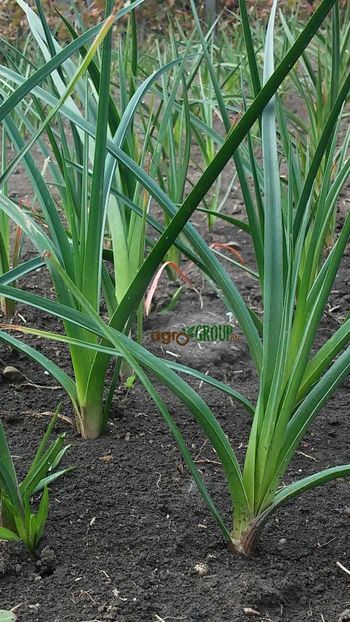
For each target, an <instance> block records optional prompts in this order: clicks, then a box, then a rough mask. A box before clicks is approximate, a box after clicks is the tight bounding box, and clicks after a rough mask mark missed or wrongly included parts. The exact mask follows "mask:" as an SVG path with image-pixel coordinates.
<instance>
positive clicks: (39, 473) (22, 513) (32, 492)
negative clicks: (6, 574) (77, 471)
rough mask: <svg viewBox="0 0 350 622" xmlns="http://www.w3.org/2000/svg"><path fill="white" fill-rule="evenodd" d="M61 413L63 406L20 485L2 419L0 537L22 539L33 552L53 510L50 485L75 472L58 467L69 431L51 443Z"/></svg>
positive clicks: (10, 539) (0, 423) (0, 430)
mask: <svg viewBox="0 0 350 622" xmlns="http://www.w3.org/2000/svg"><path fill="white" fill-rule="evenodd" d="M58 415H59V408H57V410H56V412H55V415H54V416H53V417H52V419H51V421H50V424H49V426H48V428H47V430H46V432H45V435H44V436H43V438H42V440H41V442H40V444H39V447H38V449H37V451H36V454H35V457H34V459H33V462H32V464H31V466H30V468H29V469H28V472H27V475H26V476H25V478H24V480H23V481H22V482H21V483H20V484H19V483H18V480H17V475H16V470H15V466H14V463H13V460H12V456H11V454H10V450H9V447H8V444H7V441H6V436H5V432H4V428H3V425H2V422H1V421H0V540H6V541H18V540H22V542H23V543H24V544H25V545H26V547H27V548H28V550H29V551H30V552H32V553H33V552H34V551H35V549H36V548H37V546H38V544H39V542H40V540H41V538H42V536H43V533H44V529H45V524H46V520H47V515H48V511H49V485H50V484H52V483H53V482H54V481H55V480H56V479H57V478H58V477H61V476H62V475H64V474H65V473H68V472H69V471H71V468H66V469H61V470H60V471H58V470H57V468H56V467H57V466H58V465H59V463H60V462H61V460H62V458H63V456H64V454H65V452H66V451H67V449H68V448H69V445H66V443H65V434H60V435H59V436H58V437H57V438H56V440H55V441H54V442H53V443H52V444H51V445H48V442H49V437H50V435H51V432H52V431H53V429H54V427H55V424H56V421H57V417H58ZM39 494H40V501H39V504H38V509H37V511H36V512H33V507H32V506H33V502H32V499H33V498H34V497H35V496H37V495H39Z"/></svg>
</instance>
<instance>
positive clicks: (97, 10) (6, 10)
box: [0, 0, 346, 39]
mask: <svg viewBox="0 0 350 622" xmlns="http://www.w3.org/2000/svg"><path fill="white" fill-rule="evenodd" d="M211 1H212V2H213V3H214V2H215V0H211ZM344 1H346V0H344ZM104 3H105V0H94V1H93V2H92V1H91V0H68V1H67V0H56V2H53V1H52V0H43V5H44V7H45V9H46V11H47V12H46V15H49V16H50V17H51V20H52V23H53V24H57V16H56V14H55V11H54V8H53V5H55V6H57V8H58V9H59V10H61V11H64V12H65V13H67V12H73V8H72V6H73V5H74V6H75V9H76V10H77V11H79V14H80V15H81V16H82V17H83V18H84V21H85V22H86V24H92V23H95V22H96V19H97V18H98V17H99V15H100V14H102V12H103V6H104ZM318 3H319V0H281V2H280V6H281V7H282V6H283V7H284V8H288V9H290V10H295V9H296V8H298V9H299V10H301V11H302V12H311V11H312V10H313V9H314V8H315V7H316V6H317V5H318ZM123 4H124V3H123ZM209 4H210V2H209ZM248 4H250V10H251V12H252V13H253V14H254V13H256V16H257V17H263V16H264V15H266V13H268V12H269V8H270V5H271V1H270V0H267V1H266V0H248ZM29 5H30V6H32V7H33V8H35V0H29ZM216 8H217V12H218V13H219V12H222V15H223V18H224V19H225V20H226V21H235V20H236V19H237V15H238V0H216ZM198 9H199V12H200V13H201V14H202V16H203V17H205V0H199V1H198ZM169 15H173V17H175V18H176V19H178V20H179V23H180V24H181V26H182V27H183V28H184V29H185V30H188V29H190V28H191V27H192V24H191V21H192V20H191V19H190V15H191V12H190V8H189V2H188V1H186V0H166V1H164V0H148V1H147V2H145V3H144V5H143V6H142V7H140V8H139V9H138V12H137V18H138V22H139V26H140V28H141V29H142V30H143V32H144V33H145V34H146V33H147V34H148V35H149V33H150V32H157V33H162V32H166V30H167V25H168V16H169ZM26 28H27V27H26V22H25V18H24V17H23V12H22V10H21V8H20V7H19V6H18V4H17V2H16V0H0V32H1V36H2V37H4V38H7V39H8V38H10V39H16V38H17V37H18V36H21V34H25V32H26ZM61 34H62V37H63V38H64V30H63V29H62V31H61Z"/></svg>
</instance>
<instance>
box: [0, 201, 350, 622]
mask: <svg viewBox="0 0 350 622" xmlns="http://www.w3.org/2000/svg"><path fill="white" fill-rule="evenodd" d="M236 207H238V206H236ZM198 218H199V219H200V217H199V216H198ZM230 235H232V234H230ZM211 236H212V239H215V240H218V239H221V238H222V239H224V238H226V240H227V231H225V228H224V227H223V226H222V225H220V224H217V226H216V228H215V230H214V232H213V233H212V234H211ZM234 236H235V239H237V234H234ZM240 243H241V246H242V254H243V255H244V256H245V258H246V260H247V261H248V263H250V261H251V258H250V253H249V246H248V244H247V240H245V239H244V237H243V236H242V235H241V236H240ZM348 265H349V257H348V256H346V257H345V265H344V266H343V269H342V272H341V274H340V275H339V278H338V280H337V283H336V286H335V288H334V293H333V294H332V299H331V301H330V307H329V313H328V314H327V316H326V317H325V318H324V323H323V327H322V332H321V334H320V340H323V339H324V337H325V335H326V334H327V333H330V332H331V331H332V330H334V329H335V328H336V326H337V322H338V319H339V317H342V316H343V315H344V314H345V313H346V312H347V310H348V307H349V294H348V291H349V289H348V283H349V277H348V274H349V273H348ZM235 277H236V281H237V283H238V285H239V286H240V288H241V289H242V291H244V292H245V295H246V296H247V297H249V298H250V300H251V302H252V304H253V305H255V306H258V302H259V296H258V290H257V287H256V284H255V282H254V281H253V280H252V279H251V278H249V277H247V276H245V275H243V274H242V273H240V272H239V271H236V273H235ZM193 278H194V280H195V282H196V285H197V286H198V287H199V286H200V285H201V283H200V281H199V279H198V276H197V277H196V276H194V277H193ZM165 280H166V279H165ZM38 283H40V289H43V288H45V283H47V287H46V289H48V288H49V283H48V282H47V281H46V276H45V274H44V273H43V272H42V273H41V274H40V275H38V274H37V275H35V276H34V277H33V280H32V281H30V282H29V283H28V284H27V287H29V288H31V287H33V288H34V287H35V286H36V285H35V284H38ZM168 291H169V287H168ZM164 299H165V290H163V291H160V293H158V297H157V300H156V306H157V307H158V310H159V307H160V306H161V304H162V302H163V300H164ZM201 305H202V308H201ZM19 312H20V313H21V315H22V316H25V319H26V321H27V322H28V323H35V324H37V325H39V326H46V327H47V328H54V327H55V323H54V321H53V320H52V319H50V318H49V317H42V316H41V317H38V315H36V313H35V312H33V311H32V310H30V309H24V308H19ZM20 319H21V318H18V317H17V320H20ZM225 319H226V318H225V308H224V306H223V304H222V302H221V301H220V300H219V299H218V298H217V296H216V294H215V293H213V291H212V289H211V287H210V286H209V285H208V284H205V285H204V287H203V290H202V301H201V300H200V298H199V297H198V295H197V294H196V293H195V292H193V291H189V292H187V293H186V296H184V297H183V299H182V300H181V301H180V304H179V306H178V308H177V309H176V310H175V311H173V312H171V313H168V314H167V315H160V314H159V313H156V312H154V313H153V314H152V315H151V317H150V318H149V319H147V320H146V324H145V334H146V344H147V345H149V346H150V347H151V348H152V349H153V351H154V352H156V353H158V354H159V355H162V351H161V346H160V344H158V343H152V342H151V340H150V334H151V331H152V330H155V329H164V330H166V329H172V330H177V329H179V328H181V326H183V324H186V325H190V324H192V323H196V322H201V323H203V322H211V323H214V322H223V321H225ZM237 333H238V334H239V330H237ZM32 343H34V344H36V347H38V348H40V349H42V350H43V351H45V352H46V353H49V354H50V355H51V356H52V357H53V358H54V360H56V361H57V362H58V363H59V364H60V365H62V366H63V367H65V368H66V369H69V362H68V357H67V353H66V352H65V350H64V348H63V347H62V346H58V345H56V344H50V343H46V342H45V343H44V342H42V341H38V340H36V341H35V340H34V339H32ZM163 349H164V356H170V355H169V354H166V352H165V350H167V351H168V352H172V353H173V354H174V353H175V354H177V355H179V359H178V360H180V361H181V362H185V363H186V362H187V363H191V364H192V365H193V366H195V367H197V368H199V369H201V370H202V371H208V372H209V373H210V374H212V375H215V376H216V377H217V378H220V379H225V380H226V381H228V382H230V383H231V384H232V386H234V387H235V388H237V389H238V390H241V391H242V392H243V393H244V394H245V395H247V396H248V397H250V398H252V399H254V396H255V395H256V391H257V381H256V377H255V375H254V371H253V367H252V365H251V364H250V362H249V359H248V357H247V348H246V344H245V343H244V340H243V338H241V340H240V341H238V342H236V343H224V344H220V345H219V344H200V347H199V345H198V344H193V343H191V344H189V345H188V346H186V347H183V348H181V347H179V346H176V345H174V344H170V345H169V346H163ZM0 356H1V359H2V364H3V365H5V364H12V365H15V366H16V367H17V368H18V369H20V370H21V371H22V372H24V373H25V375H26V376H27V378H28V379H30V380H31V381H34V382H35V383H36V384H39V385H45V384H47V389H36V388H33V387H30V386H28V384H25V383H24V384H23V385H18V384H17V385H10V384H6V383H3V384H2V385H1V395H2V403H1V416H2V419H3V421H4V425H5V429H6V432H7V434H8V438H9V442H10V445H11V450H12V453H13V455H14V456H15V457H16V458H15V461H16V465H17V468H18V471H19V473H20V474H23V473H24V471H25V468H26V465H27V464H28V462H29V460H30V458H31V456H33V452H34V449H35V446H36V445H37V443H38V439H39V438H40V435H41V434H42V432H43V430H44V428H45V426H46V425H47V422H48V420H49V417H48V414H49V413H50V412H52V411H53V410H54V409H55V407H56V405H57V403H58V402H59V401H60V400H61V401H62V402H63V408H62V414H63V415H66V416H70V415H71V412H70V407H69V403H68V402H67V399H66V396H65V395H64V394H63V393H62V392H61V391H60V390H57V389H55V388H52V384H53V383H52V381H51V380H50V379H49V378H48V377H47V376H45V374H44V372H43V371H42V370H41V369H38V368H37V367H36V366H35V365H34V364H32V363H31V362H29V361H28V360H27V359H25V358H24V357H23V356H22V355H19V354H17V353H15V352H10V351H9V349H8V348H7V347H6V346H1V352H0ZM193 384H194V386H196V387H197V388H198V382H194V383H193ZM50 385H51V388H50ZM348 389H349V381H347V382H346V383H345V384H344V385H343V387H342V388H341V389H340V390H339V391H338V393H337V394H336V396H335V397H334V398H333V399H332V401H331V402H330V403H329V405H328V407H327V408H326V409H324V411H323V412H322V413H321V415H320V416H319V417H318V419H317V422H316V424H315V425H314V426H313V428H312V430H311V431H310V433H309V435H308V436H307V438H306V440H305V441H304V442H303V444H302V446H301V447H300V452H298V454H297V456H296V459H295V461H294V462H293V464H292V467H291V469H290V472H289V476H288V477H289V478H290V479H296V478H297V477H299V476H300V475H306V474H308V473H312V472H315V471H316V470H319V469H321V468H324V467H326V466H328V465H331V464H340V463H344V462H349V446H350V430H349V425H348V419H349V392H348ZM200 393H201V394H202V395H203V396H204V397H205V399H206V400H207V401H208V403H209V405H210V406H211V407H212V408H213V409H214V411H215V413H216V414H217V416H218V418H219V420H220V422H221V423H222V425H223V426H224V428H225V430H227V433H228V435H229V437H230V439H231V440H232V443H233V446H234V448H235V449H236V450H237V451H238V455H240V456H241V455H242V444H243V445H244V443H245V441H246V439H247V434H248V431H249V416H248V415H247V414H246V413H245V411H244V410H243V409H242V408H241V407H239V406H238V405H237V404H231V402H230V400H229V399H228V398H226V397H224V396H222V395H221V394H218V393H217V392H214V391H212V390H209V389H208V388H206V387H202V388H201V389H200ZM165 397H166V401H167V404H168V406H169V408H170V410H171V412H172V413H173V414H174V415H175V417H176V419H177V421H178V422H179V423H180V425H181V427H182V429H183V430H184V432H185V436H186V438H187V440H188V442H189V446H190V447H191V449H192V453H193V455H194V456H195V457H196V459H197V461H198V466H200V468H201V470H202V473H203V476H204V479H205V481H206V483H207V485H208V487H209V489H210V491H211V493H212V494H213V497H214V499H215V501H216V502H217V503H218V505H219V507H220V509H221V510H222V512H223V513H224V515H225V516H226V517H227V521H228V524H229V521H230V507H229V496H228V493H227V490H226V487H225V483H224V479H223V476H222V472H221V468H220V466H219V465H218V464H217V461H216V459H215V454H214V453H213V451H212V450H211V449H210V447H209V444H205V442H204V438H203V436H202V434H201V433H200V431H199V430H198V427H197V426H196V425H195V424H194V423H193V422H192V421H191V420H190V417H189V415H188V414H187V413H186V412H184V411H183V409H182V408H181V407H180V406H179V405H178V404H177V403H175V402H174V401H172V398H171V397H170V396H169V395H166V394H165ZM62 430H65V431H66V432H67V439H68V441H69V442H70V443H71V445H72V447H71V449H70V450H69V452H68V454H67V457H66V460H65V462H66V464H67V465H68V464H72V465H75V466H76V470H75V472H74V473H72V474H70V475H69V476H66V477H65V478H63V479H61V480H59V481H58V482H57V483H55V484H54V485H53V486H52V490H51V507H50V514H49V520H48V524H47V530H46V534H45V537H44V540H43V542H42V545H41V547H40V551H39V553H38V556H37V557H35V558H33V557H30V555H29V554H28V553H27V552H26V551H25V550H24V548H23V547H22V545H20V544H15V545H12V544H1V545H0V608H13V607H17V609H16V613H17V614H18V618H19V621H20V622H32V621H33V622H34V621H38V622H63V621H64V620H67V621H69V622H88V621H89V622H93V621H95V622H97V621H101V622H103V621H105V620H113V621H114V622H148V621H149V622H156V621H158V622H162V621H163V620H164V621H167V622H168V621H169V622H170V621H173V620H176V621H184V622H195V621H196V622H243V621H245V620H247V619H249V616H250V615H251V617H252V619H256V620H266V621H273V622H279V621H285V622H306V621H307V620H312V621H315V622H316V621H317V622H336V621H337V620H338V616H339V615H340V614H341V613H342V612H344V611H345V610H346V609H348V608H349V607H350V593H349V581H350V576H349V575H348V574H347V573H346V572H345V571H344V570H342V569H341V568H340V567H339V566H338V565H337V562H338V561H339V562H341V563H342V564H343V566H344V567H345V568H350V559H349V550H350V482H349V481H346V480H338V481H337V482H335V483H333V484H329V485H328V486H327V487H325V488H323V489H317V490H316V491H314V492H312V493H308V494H306V495H305V496H304V497H302V498H299V499H297V500H296V501H294V502H293V503H290V504H289V505H288V506H286V507H285V508H283V509H281V510H280V511H278V512H277V513H276V514H275V516H274V517H273V518H272V519H271V520H270V522H269V524H268V525H267V527H266V528H265V529H264V530H263V532H262V535H261V539H260V542H259V545H258V548H257V551H256V553H255V555H254V556H253V557H252V558H251V559H249V560H244V559H240V558H238V557H236V556H234V555H232V554H231V553H230V552H229V551H228V550H227V548H226V546H225V544H224V543H223V541H222V538H221V535H220V532H219V530H218V528H217V526H216V524H215V523H214V522H213V520H212V519H211V516H210V515H209V513H208V511H207V508H206V506H205V505H204V503H203V502H202V500H201V498H200V496H199V495H198V493H197V491H196V488H195V485H194V483H193V481H192V479H191V477H190V475H189V473H188V471H187V469H186V468H184V466H183V464H182V460H181V455H180V453H179V450H178V448H177V446H176V444H175V442H174V440H173V438H172V436H171V434H170V433H169V431H168V430H167V428H166V425H165V423H164V422H163V420H162V418H161V416H160V415H159V414H158V412H157V411H156V408H155V407H154V405H153V403H152V402H151V401H150V399H149V398H148V397H147V395H145V393H144V391H143V390H142V388H141V387H140V385H138V384H136V386H135V388H134V389H133V390H132V391H131V392H130V393H129V395H128V396H126V395H122V394H121V393H120V394H118V395H116V398H115V401H114V404H113V413H112V418H111V420H110V423H109V425H108V432H107V434H106V435H105V436H104V437H102V438H100V439H98V440H96V441H94V442H91V441H90V442H87V441H82V440H81V439H80V438H79V437H78V436H77V435H76V433H75V432H74V430H73V428H72V426H71V425H70V424H69V423H68V422H67V421H65V420H61V421H60V422H59V425H58V428H57V432H58V431H62ZM198 564H206V565H207V572H206V574H204V576H200V575H199V574H198V571H197V570H196V566H197V565H198ZM253 610H254V611H255V614H254V613H253ZM344 619H346V618H344Z"/></svg>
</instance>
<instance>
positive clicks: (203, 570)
mask: <svg viewBox="0 0 350 622" xmlns="http://www.w3.org/2000/svg"><path fill="white" fill-rule="evenodd" d="M208 570H209V568H208V565H207V564H203V563H200V564H196V565H195V567H194V571H195V572H196V573H197V574H198V575H199V576H200V577H205V576H206V575H207V574H208Z"/></svg>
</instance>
